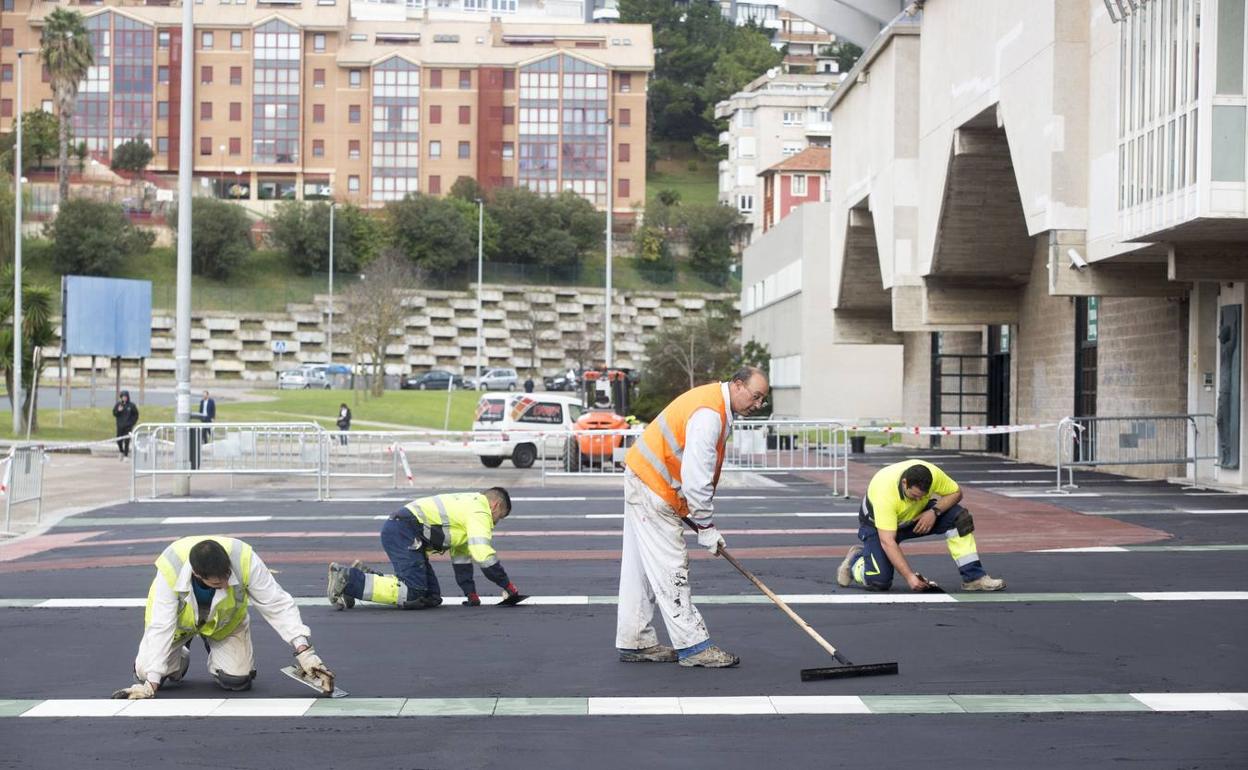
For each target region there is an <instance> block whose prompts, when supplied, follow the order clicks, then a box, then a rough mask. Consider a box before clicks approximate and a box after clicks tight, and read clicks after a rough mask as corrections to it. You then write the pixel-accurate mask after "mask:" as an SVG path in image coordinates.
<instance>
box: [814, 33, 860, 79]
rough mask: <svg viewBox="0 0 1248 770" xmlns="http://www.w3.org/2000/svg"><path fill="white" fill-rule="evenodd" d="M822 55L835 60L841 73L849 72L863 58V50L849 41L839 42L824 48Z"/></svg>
mask: <svg viewBox="0 0 1248 770" xmlns="http://www.w3.org/2000/svg"><path fill="white" fill-rule="evenodd" d="M820 54H821V55H823V56H831V57H832V58H833V59H835V60H836V66H837V69H838V70H839V71H840V72H849V71H850V70H852V69H853V68H854V65H855V64H857V63H858V59H860V58H861V57H862V49H861V48H859V47H858V46H856V45H854V44H853V43H851V42H849V41H848V40H838V41H836V42H835V43H833V44H831V45H828V46H824V48H823V50H822V51H820Z"/></svg>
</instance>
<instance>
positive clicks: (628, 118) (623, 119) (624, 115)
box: [620, 109, 633, 126]
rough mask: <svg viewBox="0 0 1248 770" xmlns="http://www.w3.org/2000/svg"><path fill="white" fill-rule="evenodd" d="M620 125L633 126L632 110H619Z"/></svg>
mask: <svg viewBox="0 0 1248 770" xmlns="http://www.w3.org/2000/svg"><path fill="white" fill-rule="evenodd" d="M620 125H621V126H631V125H633V111H632V110H628V109H624V110H620Z"/></svg>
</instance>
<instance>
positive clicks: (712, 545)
mask: <svg viewBox="0 0 1248 770" xmlns="http://www.w3.org/2000/svg"><path fill="white" fill-rule="evenodd" d="M698 545H700V546H702V547H703V548H705V549H706V550H708V551H710V552H711V555H712V556H718V555H719V549H720V548H722V547H723V545H724V539H723V538H722V537H720V535H719V531H718V530H717V529H715V525H713V524H712V525H711V526H709V527H707V528H705V529H699V530H698Z"/></svg>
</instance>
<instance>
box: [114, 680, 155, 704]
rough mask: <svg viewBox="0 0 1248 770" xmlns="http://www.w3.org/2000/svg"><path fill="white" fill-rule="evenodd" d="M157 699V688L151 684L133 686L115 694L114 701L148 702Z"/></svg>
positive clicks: (145, 682)
mask: <svg viewBox="0 0 1248 770" xmlns="http://www.w3.org/2000/svg"><path fill="white" fill-rule="evenodd" d="M155 697H156V686H155V685H154V684H152V683H151V682H147V681H144V682H140V683H139V684H132V685H130V686H129V687H126V688H124V689H121V690H117V691H116V692H114V693H113V700H147V699H148V698H155Z"/></svg>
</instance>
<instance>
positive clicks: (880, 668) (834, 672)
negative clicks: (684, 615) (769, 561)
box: [719, 546, 897, 682]
mask: <svg viewBox="0 0 1248 770" xmlns="http://www.w3.org/2000/svg"><path fill="white" fill-rule="evenodd" d="M719 555H720V556H723V557H724V558H725V559H727V560H728V563H729V564H731V565H732V566H734V567H736V568H737V571H738V572H740V573H741V574H742V575H745V577H746V579H747V580H749V581H750V582H751V583H753V584H754V585H755V586H757V587H758V590H760V591H762V592H763V593H764V594H766V595H767V598H768V599H771V600H772V601H773V602H775V603H776V606H777V607H779V608H780V609H782V610H784V613H785V614H786V615H788V616H789V617H790V618H791V619H792V620H793V622H794V623H796V624H797V625H798V626H799V627H800V628H801V629H802V630H803V631H805V632H806V633H808V634H810V636H811V638H813V639H814V640H815V641H816V642H818V643H819V645H820V646H821V647H823V649H825V650H827V651H828V654H829V655H831V656H832V657H833V658H834V659H835V660H836V662H837V663H840V664H841V665H839V666H830V667H828V668H804V669H802V681H803V682H817V681H819V680H822V679H841V678H845V677H851V676H881V675H886V674H896V673H897V664H896V663H864V664H860V665H855V664H854V663H851V662H850V661H849V660H848V659H847V658H846V657H845V656H844V655H842V654H841V653H840V652H838V651H837V649H836V648H835V647H833V646H832V645H831V644H829V643H828V640H827V639H824V638H823V637H822V636H820V635H819V632H818V631H816V630H815V629H813V628H811V627H810V624H809V623H807V622H806V621H805V620H802V616H801V615H798V614H797V613H796V612H794V611H793V609H792V608H791V607H789V605H787V604H785V602H784V600H783V599H781V598H780V597H779V596H776V595H775V594H774V593H772V591H771V589H770V588H768V587H767V586H765V585H763V581H761V580H759V579H758V578H757V577H755V576H754V573H752V572H750V571H749V570H748V569H746V568H745V567H743V566H741V562H739V561H737V560H736V557H734V556H733V555H732V554H730V553H728V550H727V549H726V548H724V547H723V546H720V549H719Z"/></svg>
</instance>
